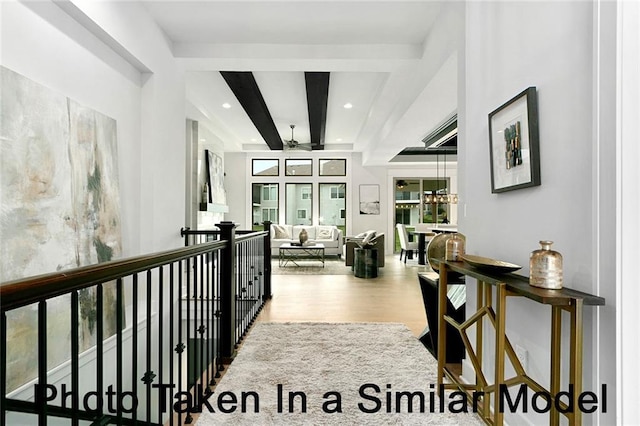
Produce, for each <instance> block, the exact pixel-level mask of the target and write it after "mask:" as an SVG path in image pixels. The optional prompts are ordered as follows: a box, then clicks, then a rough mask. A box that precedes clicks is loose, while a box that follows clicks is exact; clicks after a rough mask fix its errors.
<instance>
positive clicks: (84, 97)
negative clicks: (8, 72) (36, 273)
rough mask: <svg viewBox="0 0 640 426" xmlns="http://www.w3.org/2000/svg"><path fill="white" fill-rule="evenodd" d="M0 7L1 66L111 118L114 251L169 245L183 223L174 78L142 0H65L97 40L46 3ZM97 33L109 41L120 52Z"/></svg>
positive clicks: (178, 87) (179, 95) (180, 117)
mask: <svg viewBox="0 0 640 426" xmlns="http://www.w3.org/2000/svg"><path fill="white" fill-rule="evenodd" d="M98 3H99V4H98ZM76 6H77V7H78V9H75V7H76ZM0 7H1V8H2V33H1V37H2V49H1V51H2V57H1V62H2V65H4V66H6V67H7V68H10V69H12V70H14V71H16V72H18V73H20V74H22V75H24V76H26V77H28V78H30V79H32V80H34V81H36V82H38V83H40V84H43V85H45V86H47V87H49V88H51V89H53V90H55V91H58V92H60V93H62V94H64V95H65V96H69V97H70V98H72V99H75V100H77V101H78V102H80V103H81V104H83V105H86V106H88V107H90V108H92V109H95V110H97V111H99V112H101V113H103V114H105V115H107V116H109V117H112V118H114V119H115V120H116V122H117V129H118V156H119V161H118V166H119V172H120V191H121V207H122V217H121V219H122V230H123V255H124V256H129V255H135V254H140V253H143V252H144V253H149V252H153V251H158V250H162V249H166V248H168V247H175V246H178V245H179V244H180V242H181V241H180V238H179V229H180V227H181V226H182V225H183V224H184V199H183V195H182V194H183V193H184V179H185V177H184V156H185V148H184V116H185V112H184V82H183V78H182V73H181V72H180V71H179V69H178V68H177V67H176V65H175V61H174V59H173V57H172V55H171V52H170V49H169V46H168V45H167V43H166V41H165V38H164V36H163V35H162V33H161V32H160V30H159V29H158V28H157V26H156V25H155V23H153V21H151V19H150V18H149V16H148V14H147V13H146V11H145V9H144V7H143V6H141V5H139V4H133V3H129V2H126V3H125V2H75V3H74V4H66V7H67V10H69V9H73V10H75V11H76V12H77V13H76V14H77V16H80V17H83V16H84V15H82V12H84V13H86V14H87V15H86V16H84V18H87V16H88V17H89V18H90V19H91V20H92V21H93V25H95V24H97V25H99V26H101V28H102V30H103V31H104V32H105V34H108V36H102V38H100V37H98V36H96V35H94V34H93V32H95V31H90V29H91V30H94V28H93V27H91V26H90V25H88V24H87V23H86V22H85V21H83V24H81V23H80V22H79V21H78V20H77V19H74V18H72V17H71V16H70V15H69V14H67V12H65V11H63V9H61V8H60V7H58V6H57V5H56V4H54V3H53V2H25V3H17V2H12V1H9V2H2V3H1V6H0ZM79 11H80V12H79ZM81 21H82V19H81ZM105 40H107V41H109V40H116V41H117V43H119V44H120V45H121V46H122V49H121V51H120V52H114V50H113V49H111V48H109V47H108V46H107V44H106V43H105ZM123 52H125V54H123ZM126 53H128V54H129V55H130V56H133V57H135V58H137V60H132V59H131V57H129V55H127V54H126ZM124 56H127V58H126V59H125V58H124ZM141 64H144V65H141ZM147 70H148V71H150V72H146V71H147Z"/></svg>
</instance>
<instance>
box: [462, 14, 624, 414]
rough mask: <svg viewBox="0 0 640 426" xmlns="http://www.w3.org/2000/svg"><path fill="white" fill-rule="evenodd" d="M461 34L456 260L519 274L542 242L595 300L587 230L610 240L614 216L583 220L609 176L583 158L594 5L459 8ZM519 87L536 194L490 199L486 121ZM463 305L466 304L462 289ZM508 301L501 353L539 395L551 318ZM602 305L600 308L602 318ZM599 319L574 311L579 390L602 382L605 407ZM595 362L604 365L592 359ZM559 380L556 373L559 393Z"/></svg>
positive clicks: (592, 214)
mask: <svg viewBox="0 0 640 426" xmlns="http://www.w3.org/2000/svg"><path fill="white" fill-rule="evenodd" d="M465 28H466V34H465V40H466V44H465V48H464V49H465V54H464V60H463V61H462V63H461V66H462V67H463V69H464V75H465V80H464V83H463V84H464V87H463V88H461V90H460V92H461V97H460V102H459V110H462V114H461V117H459V126H460V130H461V132H460V135H459V139H458V141H459V142H458V146H459V157H458V160H459V166H460V168H461V169H462V170H464V173H463V175H462V176H461V179H462V182H461V199H462V200H463V202H464V204H463V205H462V211H463V212H464V211H465V210H466V214H464V215H461V217H460V218H459V223H460V229H461V230H462V232H463V233H465V234H466V236H467V252H469V253H471V254H479V255H482V256H487V257H492V258H497V259H502V260H505V261H509V262H513V263H516V264H519V265H523V266H524V268H523V269H522V273H524V274H527V273H528V272H529V271H528V269H529V268H528V259H529V254H530V252H531V251H532V250H535V249H537V248H538V241H539V240H542V239H549V240H552V241H554V242H555V243H554V248H555V249H556V250H558V251H560V252H561V253H562V254H563V255H564V280H565V286H566V287H570V288H574V289H577V290H581V291H585V292H588V293H595V292H596V291H597V287H598V274H597V271H598V267H599V266H600V265H599V264H598V262H599V257H598V241H597V236H596V235H594V232H593V231H594V229H596V224H597V225H599V226H600V228H601V229H602V231H603V232H613V231H614V230H615V228H614V222H613V219H614V214H613V211H614V208H615V206H614V205H611V206H610V209H611V210H610V211H611V217H610V218H609V220H608V221H605V220H603V219H601V218H599V217H598V212H597V211H595V210H594V204H595V203H594V197H595V195H594V182H596V175H595V173H596V170H597V169H600V173H604V174H606V173H613V172H614V168H613V165H612V164H609V163H605V164H601V163H598V159H597V157H595V158H594V152H595V151H596V146H595V143H596V142H595V141H594V125H593V109H594V104H595V102H596V99H595V98H594V94H593V93H594V83H593V81H594V80H593V79H594V60H595V59H594V55H593V40H594V33H595V31H594V16H593V5H592V4H591V3H588V2H526V3H523V2H491V3H490V2H482V3H476V2H469V3H467V8H466V27H465ZM529 86H536V87H537V90H538V112H539V123H540V124H539V131H540V165H541V177H542V185H541V186H539V187H533V188H527V189H522V190H518V191H512V192H507V193H502V194H491V186H490V176H491V175H490V169H489V163H488V124H487V123H488V119H487V116H488V114H489V113H490V112H491V111H493V110H494V109H496V108H497V107H499V106H500V105H501V104H503V103H504V102H506V101H507V100H509V99H510V98H512V97H513V96H515V95H516V94H518V93H520V92H521V91H522V90H524V89H525V88H527V87H529ZM599 220H601V221H599ZM610 278H611V280H612V281H613V279H614V277H613V276H611V277H610ZM467 300H468V303H470V304H471V305H472V306H473V305H474V304H475V302H473V301H475V289H474V288H473V287H469V293H468V297H467ZM508 303H509V308H508V311H507V333H508V334H509V335H510V336H511V340H512V343H514V344H518V345H520V346H522V347H524V348H525V349H526V350H527V351H528V359H529V363H528V364H529V365H528V367H529V369H528V371H529V372H530V375H532V377H533V378H534V379H536V380H538V381H539V382H540V383H542V384H546V385H548V383H549V362H548V359H549V339H550V330H549V326H550V310H549V309H548V308H547V307H543V306H542V305H539V304H536V303H534V302H531V301H527V300H518V299H516V298H510V299H509V301H508ZM613 304H614V300H611V299H609V300H607V305H608V306H607V307H606V308H604V309H612V308H611V306H612V305H613ZM598 309H603V308H593V307H586V308H585V315H584V319H585V336H584V337H585V345H584V347H585V351H584V372H585V374H584V376H585V377H584V388H585V389H586V390H598V389H596V386H597V383H599V382H603V383H608V384H609V389H610V392H609V394H608V405H609V407H612V406H613V405H614V404H615V396H614V395H613V393H614V392H613V388H614V387H615V377H611V376H610V375H609V373H607V372H601V374H603V376H602V377H600V378H598V377H597V372H598V368H597V367H598V365H599V364H600V362H603V363H605V362H612V361H611V360H613V359H614V357H615V347H613V346H610V345H609V346H608V347H606V348H602V347H599V348H596V350H592V349H594V348H595V346H594V339H597V334H596V332H597V330H599V329H601V332H603V333H604V332H607V333H610V334H613V333H614V330H615V323H614V322H612V321H610V320H606V322H604V323H603V322H601V323H600V324H597V323H596V320H597V318H598V317H597V315H596V314H597V313H598ZM601 321H605V320H602V319H601ZM598 326H599V327H598ZM565 343H566V336H565ZM565 354H566V352H565ZM603 355H605V356H606V358H602V361H600V358H601V357H602V356H603ZM487 359H491V356H490V355H489V356H488V357H487ZM607 360H609V361H607ZM564 366H565V367H566V361H565V363H564ZM605 374H606V375H605ZM566 378H567V375H566V370H565V373H563V380H562V384H563V386H565V388H566ZM614 415H615V414H612V410H609V412H608V414H607V415H604V416H602V419H603V421H604V424H613V423H614V420H613V419H614V417H612V416H614ZM596 416H597V415H596ZM596 416H589V415H587V416H585V423H590V422H593V421H596V419H595V417H596ZM525 417H526V418H527V420H528V421H531V422H533V423H540V422H543V423H545V422H546V421H547V419H546V418H544V417H543V418H539V417H535V416H534V415H531V414H529V415H527V416H525ZM506 419H507V421H510V422H512V423H513V424H519V423H522V421H523V419H522V418H519V417H514V416H506Z"/></svg>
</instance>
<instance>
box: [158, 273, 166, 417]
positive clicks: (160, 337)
mask: <svg viewBox="0 0 640 426" xmlns="http://www.w3.org/2000/svg"><path fill="white" fill-rule="evenodd" d="M158 273H159V276H158V383H159V384H160V385H164V384H165V383H164V374H163V372H164V364H163V358H162V348H163V347H164V345H163V343H164V336H163V334H164V328H163V326H162V324H163V323H164V267H163V266H160V268H158ZM163 393H164V392H161V393H159V396H160V397H162V394H163ZM162 404H164V402H163V401H161V400H160V398H158V423H159V424H162V423H163V419H162Z"/></svg>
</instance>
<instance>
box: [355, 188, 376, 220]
mask: <svg viewBox="0 0 640 426" xmlns="http://www.w3.org/2000/svg"><path fill="white" fill-rule="evenodd" d="M359 195H360V214H380V186H379V185H360V194H359Z"/></svg>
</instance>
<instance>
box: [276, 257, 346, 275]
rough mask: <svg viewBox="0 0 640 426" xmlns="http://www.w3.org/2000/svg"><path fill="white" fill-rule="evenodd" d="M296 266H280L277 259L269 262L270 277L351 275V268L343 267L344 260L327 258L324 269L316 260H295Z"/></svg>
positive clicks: (289, 264)
mask: <svg viewBox="0 0 640 426" xmlns="http://www.w3.org/2000/svg"><path fill="white" fill-rule="evenodd" d="M296 263H297V266H296V264H295V263H293V262H289V263H288V264H287V265H286V266H280V265H279V263H278V259H273V260H272V261H271V274H272V275H351V274H353V272H352V271H351V266H344V259H343V258H338V257H337V256H336V257H327V258H325V260H324V267H323V266H322V263H321V262H320V261H318V260H296Z"/></svg>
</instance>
